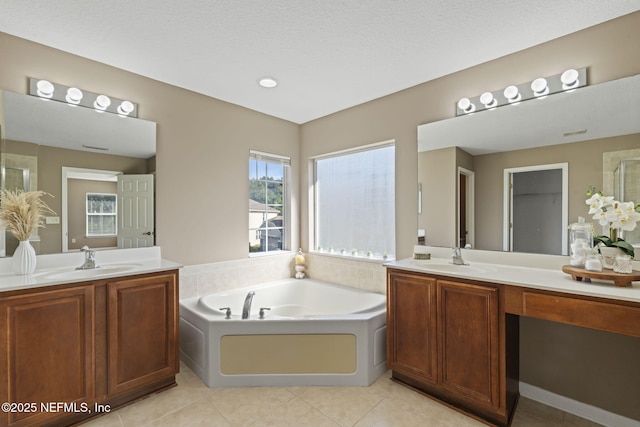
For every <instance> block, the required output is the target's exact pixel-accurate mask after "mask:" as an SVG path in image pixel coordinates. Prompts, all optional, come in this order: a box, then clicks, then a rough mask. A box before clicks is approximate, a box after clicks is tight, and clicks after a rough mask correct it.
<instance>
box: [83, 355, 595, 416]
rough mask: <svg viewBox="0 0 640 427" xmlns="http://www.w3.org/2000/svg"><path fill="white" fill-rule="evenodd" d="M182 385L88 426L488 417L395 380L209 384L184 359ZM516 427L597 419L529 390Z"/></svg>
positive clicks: (386, 377)
mask: <svg viewBox="0 0 640 427" xmlns="http://www.w3.org/2000/svg"><path fill="white" fill-rule="evenodd" d="M176 381H177V383H178V386H177V387H174V388H172V389H169V390H166V391H164V392H160V393H158V394H155V395H153V396H150V397H148V398H146V399H142V400H140V401H139V402H136V403H134V404H132V405H129V406H125V407H123V408H120V409H119V410H115V411H113V412H112V413H110V414H107V415H105V416H102V417H100V418H97V419H95V420H92V421H90V422H88V423H86V424H85V425H86V426H88V427H128V426H136V427H139V426H140V427H141V426H148V427H168V426H171V427H183V426H184V427H191V426H194V427H198V426H214V427H235V426H251V427H289V426H291V427H293V426H295V427H304V426H310V427H325V426H326V427H336V426H343V427H404V426H407V427H414V426H421V427H422V426H425V427H431V426H432V427H481V426H484V425H485V424H483V423H481V422H479V421H477V420H475V419H473V418H471V417H468V416H466V415H464V414H462V413H460V412H457V411H455V410H453V409H451V408H449V407H448V406H446V405H444V404H441V403H440V402H438V401H436V400H433V399H430V398H428V397H426V396H424V395H422V394H420V393H417V392H415V391H413V390H411V389H409V388H408V387H405V386H403V385H401V384H398V383H396V382H394V381H392V380H391V378H390V373H389V372H387V373H385V374H384V375H382V376H381V377H380V378H379V379H377V380H376V381H375V382H374V383H373V384H372V385H371V386H369V387H229V388H209V387H207V386H206V385H205V384H204V383H203V382H202V381H201V380H200V378H198V376H197V375H195V374H194V373H193V372H192V371H191V370H190V369H189V368H188V367H186V366H185V365H184V364H182V365H181V371H180V373H179V374H178V376H177V377H176ZM512 426H513V427H597V426H598V424H596V423H593V422H591V421H588V420H585V419H583V418H580V417H577V416H575V415H572V414H568V413H565V412H563V411H561V410H558V409H555V408H552V407H550V406H547V405H544V404H542V403H539V402H536V401H534V400H531V399H527V398H524V397H521V398H520V401H519V404H518V410H517V411H516V414H515V416H514V420H513V423H512Z"/></svg>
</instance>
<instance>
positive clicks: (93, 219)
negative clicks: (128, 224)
mask: <svg viewBox="0 0 640 427" xmlns="http://www.w3.org/2000/svg"><path fill="white" fill-rule="evenodd" d="M117 212H118V204H117V200H116V195H115V194H95V193H87V237H107V236H116V235H117V232H118V218H117Z"/></svg>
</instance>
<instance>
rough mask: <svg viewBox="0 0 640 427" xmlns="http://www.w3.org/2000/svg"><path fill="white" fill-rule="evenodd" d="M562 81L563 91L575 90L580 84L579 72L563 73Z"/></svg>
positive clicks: (570, 70) (571, 70)
mask: <svg viewBox="0 0 640 427" xmlns="http://www.w3.org/2000/svg"><path fill="white" fill-rule="evenodd" d="M560 81H561V82H562V89H564V90H567V89H573V88H575V87H576V86H578V85H579V84H580V75H579V74H578V70H576V69H573V68H571V69H569V70H567V71H565V72H564V73H562V75H561V76H560Z"/></svg>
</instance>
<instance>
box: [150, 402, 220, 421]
mask: <svg viewBox="0 0 640 427" xmlns="http://www.w3.org/2000/svg"><path fill="white" fill-rule="evenodd" d="M148 426H149V427H176V426H180V427H211V426H215V427H231V423H229V422H228V421H227V420H226V419H225V418H224V416H223V415H222V414H221V413H220V412H218V410H217V409H216V408H215V407H214V406H213V404H212V403H211V402H210V401H209V400H208V399H203V400H199V401H197V402H195V403H192V404H191V405H188V406H185V407H184V408H182V409H179V410H177V411H175V412H172V413H170V414H169V415H165V416H164V417H162V418H160V419H158V420H155V421H152V422H151V423H150V424H148Z"/></svg>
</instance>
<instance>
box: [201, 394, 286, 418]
mask: <svg viewBox="0 0 640 427" xmlns="http://www.w3.org/2000/svg"><path fill="white" fill-rule="evenodd" d="M213 390H215V391H214V393H212V394H211V395H210V396H209V397H208V399H209V401H210V402H211V403H212V404H213V406H214V407H215V408H216V409H217V410H218V411H219V412H220V413H221V414H222V415H223V416H224V417H225V419H226V420H227V421H229V422H230V423H231V424H232V425H234V426H235V425H238V426H240V425H243V426H244V425H249V424H251V423H254V422H256V421H258V420H259V419H260V418H262V417H264V416H266V415H268V414H269V413H270V412H271V411H273V410H275V409H277V408H278V407H280V406H281V405H283V404H284V403H286V402H288V401H290V400H291V399H293V398H294V397H295V396H294V394H293V393H291V392H290V391H289V390H287V389H286V388H285V387H229V388H218V389H213Z"/></svg>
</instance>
